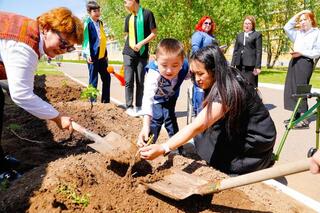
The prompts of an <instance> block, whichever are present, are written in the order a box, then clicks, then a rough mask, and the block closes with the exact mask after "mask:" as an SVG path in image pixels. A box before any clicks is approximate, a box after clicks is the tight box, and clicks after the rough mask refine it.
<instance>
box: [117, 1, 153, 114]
mask: <svg viewBox="0 0 320 213" xmlns="http://www.w3.org/2000/svg"><path fill="white" fill-rule="evenodd" d="M124 6H125V8H126V9H127V10H128V11H129V13H130V14H129V15H128V16H127V17H126V19H125V25H124V32H125V33H126V35H127V37H126V42H125V45H124V49H123V52H122V54H123V63H124V78H125V81H126V84H125V99H126V113H127V114H128V115H130V116H139V115H140V114H141V105H142V97H143V90H144V75H145V71H144V69H145V66H146V65H147V63H148V57H149V42H151V41H152V40H153V39H154V38H155V37H156V22H155V18H154V16H153V13H152V12H151V11H150V10H147V9H145V8H142V7H141V6H140V4H139V0H124ZM134 80H135V81H136V96H135V101H136V104H135V106H136V107H135V108H134V107H133V90H134Z"/></svg>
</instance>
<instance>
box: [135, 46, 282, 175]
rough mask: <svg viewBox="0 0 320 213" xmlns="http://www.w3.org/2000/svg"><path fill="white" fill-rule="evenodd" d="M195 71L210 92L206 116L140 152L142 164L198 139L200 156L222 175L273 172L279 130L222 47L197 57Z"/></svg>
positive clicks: (193, 61) (208, 49) (192, 63)
mask: <svg viewBox="0 0 320 213" xmlns="http://www.w3.org/2000/svg"><path fill="white" fill-rule="evenodd" d="M190 68H191V72H192V73H193V74H194V75H195V80H196V81H197V84H198V85H199V86H200V87H201V88H202V89H203V90H204V91H205V95H206V97H205V102H204V108H203V110H202V111H201V112H200V113H199V115H198V116H197V117H196V118H195V120H194V121H193V122H192V123H190V124H189V125H187V126H185V127H184V128H183V129H182V130H180V131H179V132H178V133H176V134H175V135H174V136H173V137H171V138H170V139H169V140H168V141H167V142H166V143H164V144H161V145H159V144H153V145H150V146H146V147H143V148H141V149H140V155H141V158H143V159H149V160H152V159H154V158H156V157H157V156H159V155H161V154H164V153H168V152H170V151H171V150H175V149H177V148H178V147H180V146H181V145H183V144H185V143H187V142H188V141H189V140H190V139H192V138H193V139H194V142H195V149H196V152H197V154H198V155H199V156H200V157H201V158H202V159H204V160H206V161H207V162H208V163H209V164H210V165H211V166H213V167H215V168H216V169H219V170H220V171H222V172H225V173H228V174H243V173H248V172H252V171H256V170H259V169H263V168H267V167H269V166H271V165H272V163H273V161H272V151H273V147H274V143H275V139H276V129H275V126H274V123H273V121H272V119H271V117H270V114H269V112H268V110H267V109H266V108H265V106H264V104H263V103H262V100H261V99H260V97H259V95H258V93H257V91H256V89H255V88H254V87H253V86H252V85H250V84H249V83H248V82H247V81H246V80H245V78H244V77H243V76H242V75H241V73H239V72H238V70H237V69H235V68H233V67H230V66H228V64H227V61H226V59H225V57H224V55H223V53H222V52H221V50H220V49H219V47H217V46H208V47H204V48H202V49H200V50H199V51H197V52H195V53H194V54H193V55H192V56H191V59H190Z"/></svg>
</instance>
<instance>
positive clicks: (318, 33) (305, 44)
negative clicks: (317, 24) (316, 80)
mask: <svg viewBox="0 0 320 213" xmlns="http://www.w3.org/2000/svg"><path fill="white" fill-rule="evenodd" d="M296 18H297V17H296V16H293V17H292V18H291V19H290V20H289V21H288V23H287V24H286V25H285V26H284V30H285V32H286V34H287V36H288V37H289V39H290V40H291V41H293V42H294V48H293V51H294V52H299V53H300V54H301V55H303V56H305V57H308V58H311V59H314V58H318V57H320V30H319V29H318V28H314V27H312V28H311V29H310V30H308V31H307V32H304V31H303V30H299V29H296V28H295V26H296V24H297V22H296Z"/></svg>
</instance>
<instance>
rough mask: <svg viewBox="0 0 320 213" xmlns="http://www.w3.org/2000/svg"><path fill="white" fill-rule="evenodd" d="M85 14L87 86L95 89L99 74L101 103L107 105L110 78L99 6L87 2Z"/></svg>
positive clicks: (84, 45) (92, 2)
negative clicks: (86, 15) (89, 85)
mask: <svg viewBox="0 0 320 213" xmlns="http://www.w3.org/2000/svg"><path fill="white" fill-rule="evenodd" d="M87 12H88V14H89V17H88V18H87V19H86V20H85V23H84V41H83V44H82V48H83V56H84V57H85V58H86V60H87V64H88V69H89V84H91V85H92V86H93V87H95V88H97V86H98V73H99V74H100V77H101V81H102V93H101V103H109V102H110V83H111V77H110V73H109V72H107V67H108V53H107V38H106V35H105V32H104V27H103V23H102V21H101V20H100V15H101V13H100V6H99V5H98V3H97V2H96V1H89V2H88V3H87ZM91 101H95V100H91Z"/></svg>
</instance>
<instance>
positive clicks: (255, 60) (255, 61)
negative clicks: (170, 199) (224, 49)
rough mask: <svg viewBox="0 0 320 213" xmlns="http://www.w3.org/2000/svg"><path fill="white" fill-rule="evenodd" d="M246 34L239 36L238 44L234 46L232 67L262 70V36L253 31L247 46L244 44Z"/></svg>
mask: <svg viewBox="0 0 320 213" xmlns="http://www.w3.org/2000/svg"><path fill="white" fill-rule="evenodd" d="M243 37H244V32H241V33H239V34H238V35H237V38H236V43H235V45H234V50H233V57H232V62H231V65H232V66H239V65H241V56H242V65H244V66H252V67H255V68H261V58H262V35H261V33H260V32H257V31H253V32H251V33H249V36H248V37H247V38H246V45H245V46H244V44H243Z"/></svg>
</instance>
